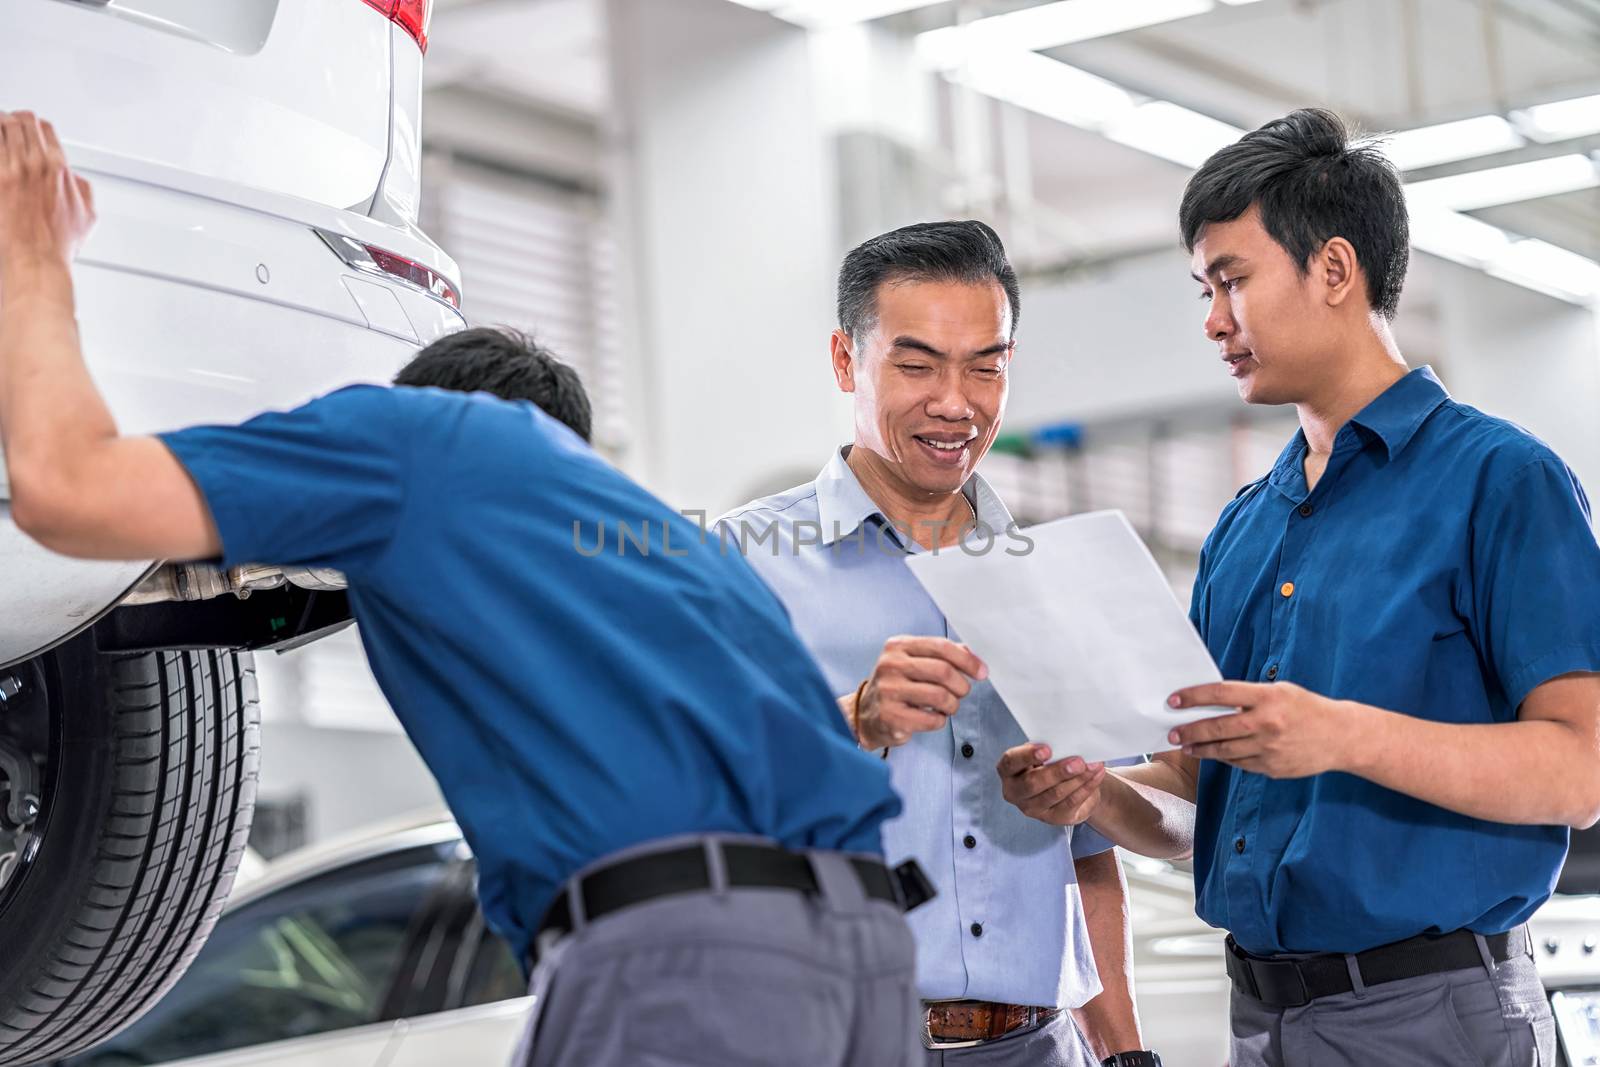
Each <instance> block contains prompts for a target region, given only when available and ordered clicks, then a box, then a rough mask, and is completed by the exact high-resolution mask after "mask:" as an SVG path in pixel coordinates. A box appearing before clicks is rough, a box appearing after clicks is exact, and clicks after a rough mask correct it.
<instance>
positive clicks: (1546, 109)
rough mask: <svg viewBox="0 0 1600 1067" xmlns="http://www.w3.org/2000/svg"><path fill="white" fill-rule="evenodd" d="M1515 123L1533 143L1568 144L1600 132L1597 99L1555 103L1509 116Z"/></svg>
mask: <svg viewBox="0 0 1600 1067" xmlns="http://www.w3.org/2000/svg"><path fill="white" fill-rule="evenodd" d="M1511 121H1513V122H1515V123H1516V124H1517V126H1518V127H1520V128H1521V129H1522V131H1523V132H1524V133H1526V134H1527V135H1528V136H1529V137H1531V138H1533V139H1534V140H1535V141H1544V142H1549V141H1567V140H1571V139H1572V138H1574V137H1587V136H1589V135H1590V134H1592V133H1600V96H1583V97H1579V98H1578V99H1576V100H1558V101H1556V102H1555V103H1553V104H1539V105H1537V106H1536V107H1530V108H1525V109H1523V110H1521V111H1513V112H1512V113H1511Z"/></svg>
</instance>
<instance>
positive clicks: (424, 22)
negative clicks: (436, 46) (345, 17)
mask: <svg viewBox="0 0 1600 1067" xmlns="http://www.w3.org/2000/svg"><path fill="white" fill-rule="evenodd" d="M363 2H364V3H365V4H366V5H367V6H368V7H370V8H374V9H376V10H378V11H380V12H382V13H383V15H384V16H385V17H386V18H388V20H389V21H390V22H392V23H394V24H395V25H396V26H399V27H400V28H401V29H402V30H405V31H406V32H407V33H409V34H410V35H411V36H412V37H413V38H414V39H415V40H416V42H417V47H419V48H421V49H422V51H423V53H424V54H426V53H427V51H428V23H429V22H430V21H431V20H432V18H433V0H363Z"/></svg>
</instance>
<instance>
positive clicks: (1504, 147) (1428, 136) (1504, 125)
mask: <svg viewBox="0 0 1600 1067" xmlns="http://www.w3.org/2000/svg"><path fill="white" fill-rule="evenodd" d="M1523 143H1524V142H1523V140H1522V137H1521V136H1520V135H1519V134H1518V133H1517V131H1516V130H1515V129H1514V128H1513V127H1512V125H1511V123H1509V122H1507V121H1506V120H1505V119H1503V118H1501V117H1500V116H1499V115H1479V116H1478V117H1477V118H1471V119H1462V120H1460V121H1459V122H1443V123H1440V124H1439V125H1437V126H1420V127H1418V128H1417V129H1414V130H1402V131H1400V132H1399V133H1395V134H1390V135H1389V136H1387V137H1385V138H1384V143H1383V146H1382V147H1383V152H1384V154H1385V155H1387V156H1388V157H1389V158H1390V159H1391V160H1393V161H1394V165H1395V166H1396V167H1398V168H1400V169H1401V170H1418V169H1420V168H1422V167H1432V166H1435V165H1436V164H1439V163H1451V162H1454V161H1456V160H1458V159H1472V158H1474V157H1476V156H1486V155H1489V154H1490V153H1493V152H1506V151H1509V150H1511V149H1513V148H1520V147H1522V145H1523Z"/></svg>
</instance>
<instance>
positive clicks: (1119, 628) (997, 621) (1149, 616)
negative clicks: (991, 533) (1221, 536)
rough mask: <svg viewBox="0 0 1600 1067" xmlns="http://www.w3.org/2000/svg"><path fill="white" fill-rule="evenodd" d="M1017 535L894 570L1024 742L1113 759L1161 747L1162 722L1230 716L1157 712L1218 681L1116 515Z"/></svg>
mask: <svg viewBox="0 0 1600 1067" xmlns="http://www.w3.org/2000/svg"><path fill="white" fill-rule="evenodd" d="M1023 533H1025V534H1026V535H1027V536H1028V537H1029V538H1031V539H1032V540H1033V549H1032V550H1031V551H1029V552H1027V553H1026V554H1019V555H1011V554H1008V553H1010V552H1018V553H1020V552H1021V551H1022V548H1023V546H1022V545H1020V544H1018V543H1016V542H1015V541H1012V542H1006V541H1005V540H1003V539H996V540H995V541H994V542H993V547H992V548H991V550H990V551H988V552H987V553H984V554H982V555H976V554H969V551H970V548H969V550H968V551H963V550H962V549H960V548H945V549H940V551H939V552H938V554H936V555H935V554H933V553H926V552H925V553H918V554H916V555H913V556H911V557H909V558H908V559H907V563H908V565H909V566H910V567H911V572H912V573H913V574H914V575H916V577H917V580H918V581H920V582H921V583H922V585H923V587H924V588H926V589H927V590H928V593H929V594H930V595H931V596H932V597H933V599H934V601H935V603H937V604H938V605H939V609H940V610H941V611H943V612H944V614H945V617H946V618H947V619H948V620H949V621H950V628H951V630H952V631H953V632H954V633H955V634H957V635H959V637H960V639H961V640H962V641H963V642H964V643H965V644H966V645H967V646H968V647H970V648H971V649H972V650H973V651H974V652H976V653H977V654H978V655H979V657H981V658H982V659H983V661H984V663H986V664H988V666H989V680H990V681H991V682H992V683H993V684H994V687H995V689H996V690H997V691H998V692H999V694H1000V696H1001V698H1002V699H1004V700H1005V702H1006V705H1007V706H1008V707H1009V708H1010V709H1011V714H1012V715H1013V716H1015V717H1016V720H1017V722H1018V724H1020V725H1021V727H1022V729H1023V732H1024V733H1026V734H1027V735H1028V737H1029V739H1030V740H1033V741H1039V742H1043V743H1045V744H1047V745H1049V746H1050V748H1051V750H1052V758H1053V759H1062V758H1065V757H1067V756H1082V757H1083V758H1084V759H1087V760H1091V761H1093V760H1105V759H1118V758H1121V757H1124V756H1135V755H1140V754H1143V753H1149V752H1163V751H1166V750H1168V749H1170V748H1172V747H1173V746H1172V744H1171V743H1170V742H1169V741H1168V740H1167V732H1168V731H1169V730H1171V729H1172V728H1173V727H1174V726H1178V725H1182V724H1183V723H1189V722H1195V721H1197V720H1199V719H1207V718H1211V717H1213V716H1215V715H1219V714H1225V713H1226V710H1231V709H1218V708H1189V709H1185V710H1184V711H1174V710H1173V709H1172V708H1170V707H1168V706H1167V698H1168V697H1169V696H1171V695H1172V694H1173V693H1174V692H1175V691H1176V690H1179V689H1183V688H1185V687H1187V686H1193V685H1202V684H1204V683H1206V682H1217V681H1221V680H1222V674H1221V672H1220V671H1219V670H1218V669H1217V665H1216V663H1215V662H1214V661H1213V660H1212V658H1211V654H1210V653H1209V652H1208V651H1207V650H1206V647H1205V644H1204V643H1203V642H1202V641H1201V640H1200V635H1199V634H1197V633H1195V630H1194V627H1193V626H1191V625H1190V623H1189V616H1188V612H1187V611H1185V610H1184V608H1183V606H1182V605H1181V604H1179V603H1178V600H1177V597H1175V596H1174V595H1173V592H1172V587H1171V586H1169V585H1168V584H1167V579H1166V576H1165V575H1163V574H1162V573H1161V568H1160V567H1159V566H1158V565H1157V564H1156V561H1155V559H1154V557H1152V556H1151V555H1150V550H1149V549H1148V548H1146V547H1145V545H1144V542H1143V541H1141V540H1140V539H1139V535H1138V534H1137V533H1135V532H1134V529H1133V527H1132V526H1131V525H1129V523H1128V520H1127V517H1126V516H1124V515H1123V514H1122V512H1120V511H1096V512H1092V513H1089V514H1085V515H1073V516H1071V517H1069V518H1065V519H1057V520H1056V521H1054V522H1047V523H1043V524H1041V525H1039V526H1030V527H1028V528H1027V529H1026V530H1024V531H1023ZM957 714H958V715H959V714H960V713H959V712H957Z"/></svg>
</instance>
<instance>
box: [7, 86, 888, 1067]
mask: <svg viewBox="0 0 1600 1067" xmlns="http://www.w3.org/2000/svg"><path fill="white" fill-rule="evenodd" d="M93 218H94V212H93V204H92V194H91V190H90V188H89V185H88V183H87V182H86V181H84V180H83V179H81V178H78V177H77V176H75V175H74V174H73V173H72V172H71V170H70V169H69V168H68V166H67V164H66V160H65V158H64V155H63V153H62V150H61V148H60V145H59V143H58V142H57V139H56V136H55V133H54V131H53V130H51V128H50V127H49V125H48V124H44V123H41V122H39V121H38V120H37V119H36V118H35V117H34V116H33V115H31V114H28V113H21V112H18V113H11V114H9V115H5V114H0V430H3V435H4V444H5V449H6V462H7V467H8V470H9V474H10V477H11V492H12V499H11V507H12V512H13V516H14V518H15V520H16V522H17V524H18V525H19V526H20V527H22V528H23V529H24V530H25V531H27V532H28V533H29V534H31V535H32V536H33V537H35V538H37V539H38V540H39V541H40V542H42V543H43V544H45V545H46V546H48V547H50V548H52V549H54V550H56V551H58V552H63V553H66V554H69V555H75V556H83V557H90V558H113V559H174V560H199V559H215V558H217V557H219V556H220V557H221V558H222V559H223V561H224V564H225V565H232V564H235V563H239V562H243V561H268V562H272V563H279V564H313V565H317V566H326V567H335V568H338V569H340V570H342V571H344V572H345V574H346V575H347V576H348V578H349V582H350V601H351V605H352V608H353V611H354V614H355V616H356V619H357V621H358V622H359V623H360V626H361V636H362V640H363V642H364V643H365V645H366V649H367V653H368V655H369V657H370V659H371V663H372V669H373V673H374V674H375V675H376V677H377V679H378V682H379V684H380V686H381V687H382V688H383V691H384V694H385V695H386V696H387V697H388V699H389V701H390V703H391V704H392V705H393V707H394V710H395V713H396V714H397V715H398V716H399V718H400V721H401V722H402V724H403V725H404V726H405V728H406V731H407V732H408V734H409V735H410V736H411V738H412V740H413V741H414V742H415V744H416V746H417V748H418V750H419V752H420V753H421V755H422V757H423V759H424V760H425V761H426V762H427V764H428V766H429V768H430V769H431V770H432V772H433V774H434V776H435V777H436V778H437V779H438V782H439V786H440V788H441V790H442V791H443V793H444V796H445V799H446V800H447V801H448V803H449V804H450V807H451V809H452V811H453V812H454V814H455V817H456V820H457V821H458V823H459V824H460V826H461V829H462V832H463V833H464V834H465V836H466V838H467V840H468V842H469V843H470V844H471V846H472V849H473V852H474V853H475V854H476V856H477V859H478V868H479V872H480V884H479V893H480V895H481V897H482V902H483V908H484V912H485V914H486V915H487V916H488V918H489V921H490V922H491V923H492V924H493V925H494V927H495V928H496V929H497V930H498V931H499V932H500V933H501V934H502V935H504V936H505V937H506V938H507V939H508V940H509V941H510V942H511V944H512V945H513V946H514V948H515V949H517V950H518V951H520V952H521V953H522V954H523V956H524V957H525V958H528V959H532V958H534V957H535V956H536V957H537V962H538V967H537V969H536V970H535V972H534V982H535V985H536V987H537V988H538V990H539V992H540V993H541V994H543V995H541V996H540V997H539V1000H538V1005H539V1006H538V1008H537V1009H536V1013H537V1018H536V1019H534V1020H530V1025H529V1035H530V1037H532V1038H533V1040H532V1041H531V1042H530V1041H525V1042H524V1047H523V1048H522V1049H521V1050H519V1053H518V1058H519V1062H525V1063H528V1064H534V1065H545V1064H572V1065H583V1067H596V1065H602V1067H603V1065H610V1064H628V1063H632V1062H635V1061H636V1058H637V1054H636V1053H635V1052H633V1051H630V1050H632V1049H637V1048H648V1049H655V1050H659V1051H660V1052H662V1053H663V1054H668V1055H675V1056H676V1057H677V1058H678V1059H680V1060H682V1061H684V1062H705V1063H750V1062H753V1061H754V1059H755V1057H758V1056H759V1055H760V1054H761V1050H764V1049H768V1048H774V1047H776V1048H780V1049H782V1050H783V1055H784V1057H785V1059H784V1061H783V1062H788V1063H805V1064H808V1065H810V1064H815V1065H846V1064H848V1065H852V1067H884V1065H893V1064H904V1065H912V1064H915V1063H917V1062H918V1056H919V1055H920V1051H919V1048H918V1043H917V1041H916V1038H915V1027H916V1022H917V999H916V990H915V986H914V980H915V978H914V960H913V955H914V946H913V943H912V938H911V934H910V931H909V930H908V928H907V927H906V924H905V920H904V918H903V917H902V916H901V914H900V912H901V908H902V902H903V901H904V899H905V897H904V895H903V894H902V892H901V891H900V888H899V884H898V883H897V882H896V881H895V880H894V875H893V873H892V872H890V871H888V870H887V869H886V868H885V867H884V866H883V864H882V862H881V858H879V857H880V855H881V847H880V841H879V825H880V824H881V823H882V822H883V820H884V819H885V818H887V817H889V816H891V815H893V814H895V813H896V812H898V811H899V807H900V805H899V801H898V800H896V798H895V796H894V793H893V791H892V789H891V788H890V785H889V776H888V772H887V770H886V769H885V767H884V765H883V762H882V761H881V760H879V759H878V758H877V757H876V756H874V755H871V754H869V753H865V752H862V751H861V750H860V749H859V748H858V747H857V746H856V743H855V740H854V738H852V737H851V736H850V732H849V730H848V729H847V727H846V725H845V723H844V721H843V720H842V719H841V718H840V716H839V711H838V706H837V705H836V704H835V702H834V698H833V695H832V694H831V693H830V692H829V690H828V688H827V685H826V683H825V682H824V681H823V678H822V676H821V674H820V673H819V672H818V670H817V668H816V666H815V664H814V663H813V661H812V659H811V657H810V656H809V655H808V654H807V653H806V651H805V648H804V646H803V645H802V644H801V643H800V641H799V639H798V638H797V637H796V636H795V633H794V631H793V630H792V629H791V628H790V625H789V622H788V619H787V617H786V615H785V614H784V611H783V608H782V606H781V605H780V604H779V603H778V601H777V600H776V599H775V598H774V597H773V595H772V593H771V592H769V591H768V589H767V588H766V586H765V585H764V584H763V583H762V582H761V580H760V579H759V578H757V577H756V576H755V575H754V574H753V573H751V571H750V570H749V568H748V567H747V566H746V565H745V563H744V562H743V561H742V560H740V559H738V558H737V557H735V556H724V555H723V554H722V553H720V552H719V551H718V550H717V548H716V546H715V545H709V544H702V543H701V542H700V539H699V538H698V536H697V534H698V531H697V530H696V529H695V527H694V526H693V525H692V524H690V523H689V522H688V521H687V520H685V519H683V518H682V517H681V516H679V515H677V514H676V513H674V512H673V511H672V510H671V509H669V508H668V507H666V506H665V505H664V504H662V503H660V502H659V501H657V500H655V499H654V498H653V497H651V496H649V495H648V494H647V493H645V492H644V491H643V490H642V489H640V488H639V487H638V486H636V485H634V484H633V483H632V482H630V481H629V480H628V479H627V478H625V477H623V476H622V475H621V474H620V473H618V472H617V471H616V470H615V469H614V468H612V467H611V466H610V465H609V464H607V463H606V462H605V461H604V460H602V459H601V458H600V457H599V456H598V455H596V454H595V453H594V452H593V451H592V450H591V449H590V448H589V447H588V445H587V444H586V443H585V442H584V441H583V440H582V439H581V438H580V437H579V435H578V434H576V433H574V432H572V430H570V429H568V428H567V427H566V426H563V425H561V424H560V423H558V422H556V421H555V420H554V419H552V418H550V417H549V416H547V415H545V414H544V413H543V412H541V411H539V410H538V409H537V408H536V407H535V406H534V405H532V404H529V403H510V402H506V401H504V400H500V399H495V398H492V397H488V396H484V395H481V394H479V395H472V396H469V395H465V394H464V393H462V392H447V391H443V390H439V389H426V388H411V387H398V388H383V387H378V386H356V387H352V388H348V389H344V390H341V391H339V392H335V393H333V394H331V395H329V396H325V397H323V398H321V399H318V400H314V401H312V402H311V403H309V404H306V405H304V406H303V407H300V408H297V409H295V410H293V411H289V412H285V413H277V414H267V415H262V416H260V417H258V418H255V419H252V420H250V421H249V422H247V423H245V424H243V425H241V426H231V427H203V428H195V429H189V430H183V431H179V432H176V433H171V434H166V435H163V436H161V437H121V436H119V435H118V433H117V428H116V425H115V423H114V422H113V420H112V417H111V414H110V412H109V411H108V410H107V408H106V405H105V403H104V402H103V400H102V399H101V397H100V395H99V393H98V391H97V390H96V388H95V385H94V383H93V381H92V380H91V379H90V377H89V373H88V371H87V369H86V367H85V365H84V360H83V355H82V353H81V351H80V347H79V342H78V336H77V328H76V324H75V321H74V310H73V288H72V278H71V274H70V271H69V265H70V260H71V258H72V256H73V254H74V252H75V250H76V248H77V246H78V244H79V243H80V242H81V241H82V240H83V238H84V237H85V236H86V235H87V233H88V231H89V229H90V226H91V225H92V222H93ZM445 343H446V345H452V346H453V347H454V348H455V349H456V352H455V353H454V356H453V357H452V358H454V359H455V360H457V361H458V366H459V367H460V368H465V369H464V370H463V371H462V372H461V373H459V374H457V373H453V372H452V373H446V372H442V371H441V370H440V369H439V366H438V362H437V360H430V359H429V358H428V356H426V355H425V356H424V363H423V364H421V365H420V366H419V368H418V370H417V380H418V381H434V382H440V383H442V384H447V385H449V386H450V387H451V388H453V389H463V390H465V389H474V388H486V389H497V388H499V389H504V390H505V391H506V392H507V393H508V394H510V395H518V389H519V388H520V387H519V385H518V384H517V379H518V377H519V375H518V374H516V373H512V372H508V371H507V369H506V368H507V364H508V363H511V364H515V363H518V362H520V361H522V360H524V359H525V358H527V354H526V353H519V352H515V351H513V352H512V353H511V354H510V355H509V356H505V355H502V352H503V350H505V349H507V348H512V349H515V348H517V347H518V346H516V345H514V344H511V343H510V342H509V341H508V339H507V338H505V337H504V336H500V337H499V339H494V338H486V337H484V336H483V335H481V334H474V335H468V337H466V338H465V339H457V340H455V341H453V342H452V341H447V342H445ZM430 351H431V352H432V353H433V355H435V356H438V355H439V353H438V352H437V350H436V349H435V350H430ZM534 361H535V362H536V363H538V362H540V359H539V358H538V357H537V356H535V357H534ZM430 365H431V367H432V369H430ZM551 373H553V374H557V375H558V376H559V372H554V371H552V372H551ZM535 377H537V375H535ZM572 384H573V383H571V382H570V381H569V382H568V383H567V384H566V385H565V386H562V385H560V384H559V383H557V385H556V386H555V389H556V391H557V392H560V391H561V389H566V390H567V392H568V393H569V394H570V392H571V386H572ZM537 388H538V389H539V390H540V391H544V390H545V388H546V387H545V386H538V387H537ZM643 520H648V530H649V533H648V536H649V540H650V548H651V549H652V551H649V552H648V553H645V552H640V551H634V552H629V553H627V554H625V555H615V554H610V553H607V554H602V555H598V556H593V557H580V556H579V555H578V554H577V553H576V551H575V546H574V539H573V531H574V524H575V523H577V522H583V523H591V522H599V521H605V522H616V521H626V522H629V523H630V524H631V525H632V526H633V527H634V528H638V527H640V526H641V525H642V523H643ZM669 529H670V531H671V533H670V538H671V542H672V543H673V545H674V547H673V548H672V550H671V551H670V552H668V551H665V549H666V547H667V545H666V539H667V537H668V536H669V535H668V532H667V531H668V530H669ZM685 887H689V888H690V889H691V890H692V889H694V888H696V887H704V891H683V890H685ZM775 990H781V995H779V993H777V992H775ZM535 1028H537V1031H536V1032H535ZM791 1057H792V1058H791ZM774 1062H776V1061H774Z"/></svg>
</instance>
